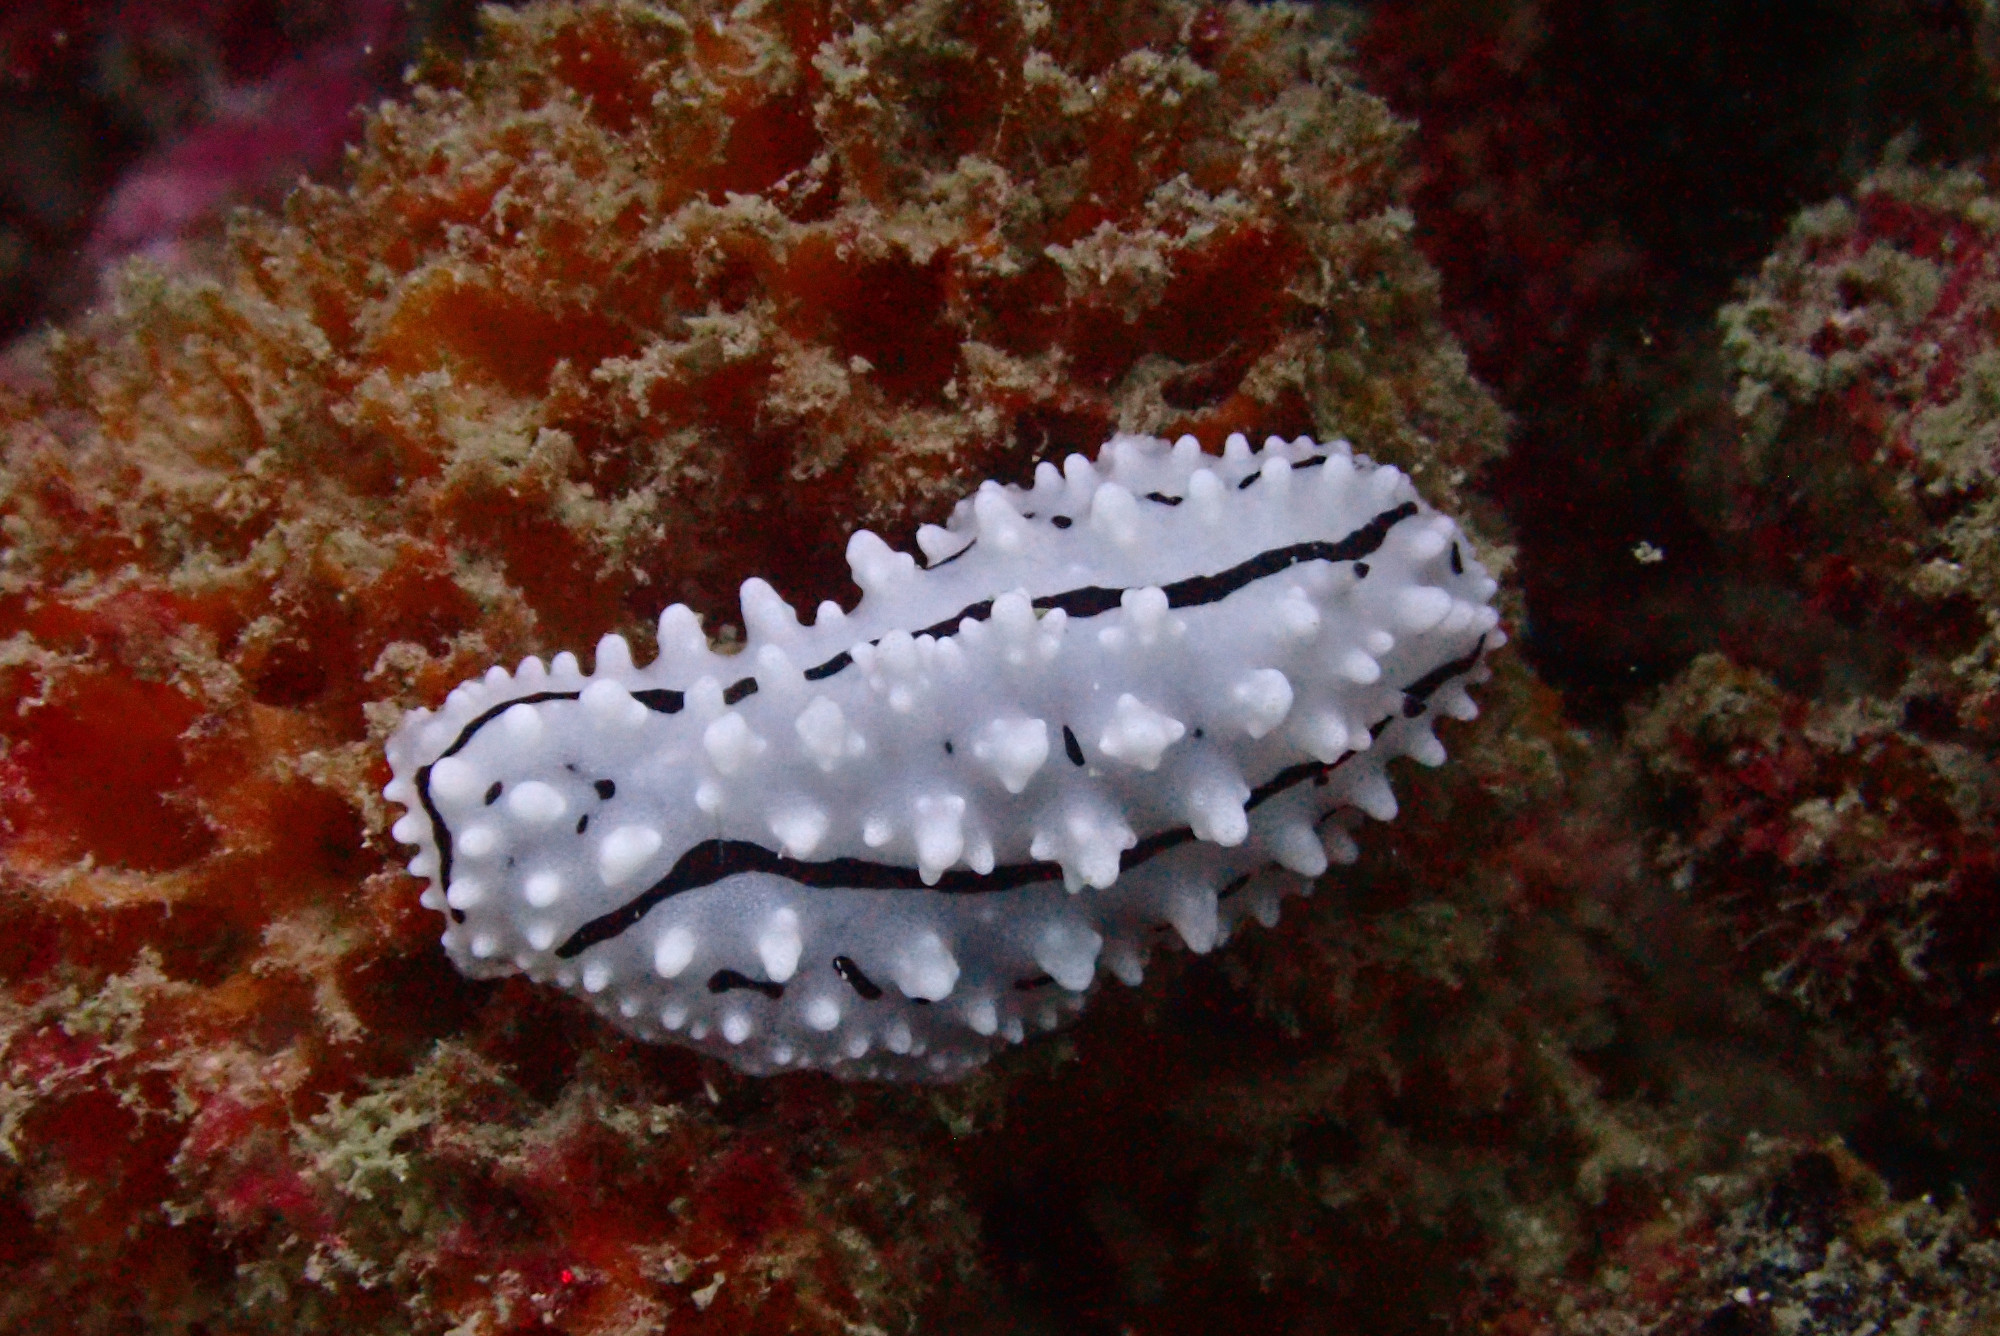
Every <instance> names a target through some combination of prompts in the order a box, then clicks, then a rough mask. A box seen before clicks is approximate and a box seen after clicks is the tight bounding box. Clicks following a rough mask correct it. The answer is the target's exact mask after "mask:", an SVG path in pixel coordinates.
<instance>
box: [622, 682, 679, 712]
mask: <svg viewBox="0 0 2000 1336" xmlns="http://www.w3.org/2000/svg"><path fill="white" fill-rule="evenodd" d="M632 699H633V700H635V701H638V702H639V703H640V704H641V705H643V706H645V707H646V708H647V709H649V710H651V711H652V712H653V713H655V714H679V713H680V712H681V706H683V705H685V704H687V697H685V696H683V695H682V694H681V693H680V692H678V691H669V690H668V689H667V688H665V687H647V688H646V689H645V690H644V691H635V692H633V693H632Z"/></svg>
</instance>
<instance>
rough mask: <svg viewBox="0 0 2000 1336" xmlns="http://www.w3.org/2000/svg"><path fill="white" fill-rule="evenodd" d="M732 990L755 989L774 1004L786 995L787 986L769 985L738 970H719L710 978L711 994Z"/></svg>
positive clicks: (709, 989)
mask: <svg viewBox="0 0 2000 1336" xmlns="http://www.w3.org/2000/svg"><path fill="white" fill-rule="evenodd" d="M732 988H754V989H755V990H757V991H758V992H760V993H762V994H763V995H764V996H765V997H768V998H770V999H771V1000H772V1001H773V1002H776V1001H777V1000H778V999H779V998H781V997H783V996H784V995H785V985H783V984H781V983H768V982H766V981H764V980H762V979H753V978H751V977H750V976H749V975H747V974H741V973H738V972H737V971H736V970H717V971H716V972H715V973H713V974H711V975H709V976H708V991H709V992H711V993H726V992H728V991H729V990H730V989H732Z"/></svg>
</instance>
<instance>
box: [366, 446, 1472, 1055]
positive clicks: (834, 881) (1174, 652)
mask: <svg viewBox="0 0 2000 1336" xmlns="http://www.w3.org/2000/svg"><path fill="white" fill-rule="evenodd" d="M917 545H918V547H919V548H920V549H921V550H922V554H923V559H922V560H921V561H920V560H919V559H918V558H917V557H915V556H912V555H911V554H909V553H905V552H900V551H897V550H895V549H893V548H891V547H890V546H889V545H888V544H886V543H885V542H883V541H882V540H881V539H880V538H878V537H877V536H875V535H874V534H872V533H869V532H867V531H865V530H864V531H861V532H858V533H856V534H855V535H854V536H853V538H852V540H851V541H850V542H849V543H848V547H847V560H848V564H849V566H850V567H851V568H852V570H853V574H854V580H855V583H856V584H858V585H859V586H860V587H861V590H862V597H861V599H860V602H859V603H858V604H857V605H856V606H855V607H854V609H853V610H852V611H848V612H843V611H842V610H841V609H840V607H839V606H838V605H837V604H835V603H832V602H827V603H823V604H821V605H820V608H819V610H818V613H817V615H816V616H815V617H814V619H813V621H812V623H811V624H810V625H805V624H802V623H801V622H800V620H799V618H798V617H797V615H796V614H795V613H794V611H793V609H792V608H791V607H790V606H788V605H787V604H786V603H785V602H784V600H783V599H782V598H780V597H779V596H778V594H777V593H776V592H775V591H774V590H773V589H772V588H771V586H770V585H768V584H766V583H765V582H764V581H762V580H755V579H753V580H749V581H746V582H745V584H744V585H743V594H742V606H743V626H744V631H745V638H744V645H743V648H742V650H741V652H738V653H731V654H722V653H717V652H716V651H715V650H714V649H712V648H711V647H710V645H709V643H708V640H707V638H706V637H705V636H704V635H703V633H702V629H701V626H700V623H699V621H698V619H697V618H696V616H695V615H694V614H693V613H692V612H690V611H689V610H688V609H687V608H686V607H683V606H679V605H676V606H674V607H671V608H668V609H667V610H666V612H664V613H663V614H661V616H660V624H659V642H658V643H659V655H658V657H657V658H655V659H654V660H653V661H652V662H651V663H650V664H647V665H646V666H644V667H640V666H638V665H636V664H635V663H634V662H633V659H632V655H631V652H630V650H629V649H628V647H627V645H626V642H625V641H624V640H622V639H621V638H619V637H618V636H615V635H612V636H606V637H605V638H604V639H603V640H602V641H600V642H599V644H598V646H597V651H596V661H595V663H594V665H593V667H592V671H591V672H589V673H586V672H584V671H583V668H582V666H581V665H580V664H579V663H578V661H577V659H576V657H575V656H574V655H572V654H568V653H564V654H558V655H557V656H556V657H555V658H554V660H553V661H552V662H550V663H548V664H546V665H544V664H543V663H542V661H541V660H539V659H533V658H531V659H527V660H524V661H523V662H522V663H521V665H520V666H519V667H518V668H516V669H515V670H514V671H513V672H508V671H507V670H506V669H505V668H500V667H495V668H493V669H492V670H491V671H489V672H488V673H487V674H486V675H485V676H484V677H483V678H479V679H477V680H474V681H470V682H467V683H465V684H464V685H462V686H460V687H458V688H457V689H456V690H454V691H453V692H452V693H451V694H450V696H449V697H447V699H446V700H445V702H444V705H443V707H442V708H441V709H440V710H438V711H437V712H435V713H433V712H431V711H429V710H421V709H419V710H413V711H411V712H410V714H409V715H408V716H407V718H406V719H405V720H404V722H403V724H402V725H401V727H400V728H399V729H398V730H397V731H396V732H395V734H394V736H393V737H391V739H390V740H389V744H388V754H389V762H390V765H391V768H392V769H393V771H394V775H395V778H394V780H393V782H391V783H390V785H389V786H388V788H387V789H386V790H385V793H386V795H387V796H388V798H389V799H390V800H392V801H394V802H396V803H399V804H401V805H402V806H404V807H405V808H407V809H408V811H407V813H406V814H405V815H404V816H403V817H402V819H401V820H399V821H398V822H397V823H396V825H395V831H394V833H395V836H396V838H397V839H399V840H402V841H403V842H405V843H407V844H412V845H415V846H416V847H417V849H418V853H417V855H416V857H415V858H414V859H412V860H411V862H410V865H409V867H410V871H411V872H412V873H413V874H415V875H416V876H419V877H424V878H427V879H428V880H429V882H430V885H429V887H428V888H427V889H426V890H425V892H424V894H423V903H424V904H425V905H426V906H428V907H429V908H431V909H434V910H437V911H439V912H440V913H442V914H444V915H445V916H446V920H447V926H446V929H445V933H444V946H445V950H446V951H447V952H449V953H450V955H451V958H452V960H453V961H455V962H456V963H457V964H458V966H459V968H460V969H462V970H463V971H464V972H466V973H467V974H469V975H473V976H476V977H490V976H495V975H503V974H511V973H515V972H519V973H524V974H526V975H528V976H529V977H530V978H532V979H535V980H538V981H541V982H546V983H551V984H554V985H555V986H557V987H559V988H562V989H564V990H566V991H568V992H571V993H573V994H575V995H576V996H578V997H580V998H582V999H584V1000H585V1001H586V1002H588V1003H589V1004H590V1005H591V1006H593V1007H595V1008H596V1009H597V1010H599V1011H600V1012H602V1013H603V1014H604V1015H605V1016H606V1017H608V1018H609V1019H610V1020H612V1021H613V1022H614V1023H615V1024H618V1025H620V1026H623V1027H624V1028H625V1029H627V1030H629V1031H631V1032H633V1033H634V1034H637V1035H640V1036H642V1037H644V1038H647V1039H656V1040H675V1041H678V1042H681V1043H684V1044H690V1045H693V1046H694V1047H696V1048H699V1049H701V1050H703V1051H705V1052H708V1053H711V1054H714V1055H716V1056H718V1057H721V1058H724V1059H726V1060H727V1061H729V1062H731V1063H733V1064H735V1065H736V1066H737V1067H739V1068H741V1069H743V1070H745V1071H748V1072H755V1073H766V1072H776V1071H782V1070H798V1069H820V1070H827V1071H832V1072H834V1073H836V1074H838V1075H843V1076H854V1077H875V1078H884V1077H906V1078H907V1077H915V1078H920V1079H933V1080H935V1079H949V1078H951V1077H954V1076H957V1075H959V1074H962V1073H963V1072H965V1071H967V1070H968V1069H970V1068H972V1067H974V1066H976V1065H978V1064H979V1063H981V1062H983V1061H984V1060H985V1059H986V1058H987V1057H988V1056H989V1054H991V1053H992V1052H993V1051H994V1050H995V1049H997V1048H998V1047H999V1046H1000V1045H1002V1044H1004V1043H1018V1042H1019V1041H1021V1040H1022V1039H1023V1038H1024V1037H1025V1036H1027V1035H1029V1034H1031V1033H1034V1032H1036V1031H1040V1030H1048V1029H1052V1028H1055V1027H1056V1026H1058V1025H1061V1024H1062V1023H1063V1022H1064V1021H1065V1020H1067V1019H1068V1018H1070V1017H1072V1016H1074V1015H1075V1013H1076V1012H1078V1011H1079V1010H1081V1008H1082V1007H1083V1005H1084V1002H1085V1001H1086V999H1087V998H1088V996H1089V994H1090V991H1091V989H1092V988H1093V987H1094V986H1095V984H1096V981H1097V980H1098V979H1099V977H1100V976H1101V975H1102V974H1104V973H1107V972H1108V973H1110V974H1111V975H1114V976H1116V977H1117V978H1118V979H1120V980H1121V981H1123V982H1125V983H1127V984H1136V983H1138V982H1139V979H1140V975H1141V973H1142V971H1143V969H1144V967H1145V964H1146V961H1147V958H1148V956H1149V954H1150V953H1151V952H1152V951H1154V950H1155V949H1157V948H1159V947H1161V946H1162V945H1164V944H1166V943H1170V942H1179V943H1183V944H1185V945H1186V946H1187V947H1188V948H1189V949H1190V950H1193V951H1196V952H1206V951H1209V950H1211V949H1212V948H1214V947H1215V946H1217V945H1218V944H1220V943H1222V942H1223V941H1225V940H1227V938H1228V937H1229V935H1230V933H1231V931H1232V930H1233V929H1234V928H1235V926H1236V925H1237V924H1238V923H1239V922H1240V921H1241V920H1242V919H1243V918H1244V917H1245V916H1250V917H1254V918H1257V919H1258V920H1260V921H1261V922H1263V923H1265V924H1273V923H1275V922H1276V920H1277V915H1278V904H1279V899H1280V897H1281V896H1282V895H1284V894H1286V893H1289V892H1301V891H1304V890H1306V889H1308V888H1309V887H1310V885H1311V883H1312V881H1313V879H1314V878H1316V877H1318V876H1319V875H1320V874H1321V873H1322V872H1324V871H1325V870H1326V867H1327V865H1328V863H1329V861H1333V862H1345V861H1348V860H1351V859H1352V858H1353V857H1354V853H1355V848H1354V844H1353V841H1352V840H1351V839H1350V837H1349V835H1348V833H1347V826H1348V825H1349V824H1351V823H1352V818H1351V817H1349V816H1347V815H1346V813H1347V811H1349V810H1358V811H1359V812H1362V813H1366V814H1367V815H1369V816H1371V817H1374V818H1377V819H1379V820H1387V819H1389V818H1391V817H1393V816H1394V815H1395V812H1396V799H1395V797H1394V796H1393V794H1392V793H1391V792H1390V789H1389V785H1388V783H1387V782H1386V780H1385V778H1384V774H1383V771H1384V767H1385V766H1386V764H1387V763H1388V761H1389V760H1391V759H1392V758H1394V757H1397V756H1410V757H1412V758H1414V759H1415V760H1417V761H1418V762H1420V763H1422V764H1425V765H1435V764H1438V763H1439V762H1441V761H1442V760H1443V759H1444V748H1443V746H1442V745H1441V744H1440V743H1439V741H1438V739H1437V737H1436V736H1435V734H1434V733H1433V731H1432V723H1433V721H1434V719H1435V718H1436V717H1437V716H1438V715H1439V714H1445V715H1451V716H1454V717H1456V718H1460V719H1470V718H1472V717H1473V716H1474V715H1475V714H1476V713H1477V710H1476V707H1475V706H1474V705H1473V702H1472V700H1471V699H1470V697H1468V696H1467V694H1466V692H1465V684H1467V683H1469V682H1477V681H1480V680H1483V679H1484V678H1485V676H1486V675H1487V669H1486V668H1485V667H1484V665H1483V664H1482V662H1481V659H1482V656H1483V655H1484V654H1485V653H1486V652H1487V651H1490V650H1492V649H1494V648H1496V647H1497V646H1499V645H1500V644H1502V643H1503V642H1504V639H1505V637H1504V634H1503V633H1502V632H1501V631H1500V630H1499V629H1498V627H1497V625H1496V623H1497V621H1498V618H1497V615H1496V613H1495V611H1494V610H1493V608H1492V607H1491V606H1490V600H1491V598H1492V596H1493V593H1494V589H1495V584H1494V581H1493V580H1492V579H1491V578H1490V577H1489V576H1488V575H1487V573H1486V571H1485V570H1484V569H1483V568H1481V566H1480V565H1479V563H1478V562H1477V561H1476V560H1474V558H1473V555H1472V552H1471V550H1470V545H1469V544H1468V543H1467V542H1466V540H1465V538H1464V537H1463V535H1462V534H1461V533H1460V532H1459V530H1458V528H1457V526H1456V525H1454V524H1453V523H1452V521H1451V520H1450V519H1448V518H1447V517H1445V516H1443V515H1440V514H1438V513H1437V512H1436V511H1434V510H1432V509H1431V508H1430V507H1429V506H1427V505H1425V504H1424V503H1423V502H1422V501H1421V500H1420V499H1419V498H1418V497H1417V494H1416V491H1415V489H1414V488H1413V487H1412V486H1411V484H1410V481H1409V479H1408V478H1407V477H1406V476H1405V475H1404V474H1402V473H1401V472H1399V471H1398V470H1397V469H1395V468H1393V467H1390V466H1383V465H1377V464H1373V463H1371V462H1370V461H1369V460H1368V459H1367V458H1366V457H1361V456H1356V455H1354V454H1353V453H1352V452H1351V450H1350V448H1349V447H1348V445H1347V443H1346V442H1344V441H1343V442H1334V443H1333V444H1331V445H1324V446H1323V445H1318V444H1315V443H1314V442H1313V441H1311V440H1309V439H1307V438H1304V437H1301V438H1299V439H1297V440H1294V441H1282V440H1279V439H1277V438H1275V437H1273V438H1271V439H1270V440H1268V441H1266V442H1265V444H1264V447H1263V449H1261V450H1255V451H1253V450H1252V449H1251V447H1250V445H1249V443H1248V442H1247V441H1245V440H1244V438H1242V437H1241V436H1232V437H1230V438H1229V440H1228V443H1227V445H1226V448H1225V449H1224V452H1223V454H1222V455H1221V457H1219V458H1218V457H1216V456H1214V455H1209V454H1205V453H1203V452H1202V450H1201V448H1200V446H1199V445H1198V443H1197V442H1196V441H1195V440H1194V439H1193V438H1192V437H1183V438H1182V439H1181V440H1179V441H1176V442H1173V443H1171V444H1170V443H1168V442H1167V441H1164V440H1158V439H1152V438H1146V437H1136V436H1120V437H1116V438H1114V439H1113V440H1111V441H1110V442H1109V443H1107V444H1106V445H1105V446H1104V448H1103V449H1102V451H1101V452H1100V453H1099V456H1098V458H1097V460H1096V461H1095V462H1093V461H1091V460H1088V459H1085V458H1084V457H1082V456H1081V455H1072V456H1071V457H1070V458H1069V459H1068V460H1067V461H1065V463H1064V465H1063V467H1062V468H1060V469H1058V468H1056V467H1054V466H1052V465H1050V464H1042V465H1040V466H1039V467H1038V468H1037V470H1036V473H1035V480H1034V484H1033V486H1032V487H1029V488H1026V489H1023V488H1019V487H1012V486H1001V485H999V484H996V483H992V482H988V483H985V484H982V485H981V487H980V488H979V490H978V491H977V492H975V493H974V494H973V495H972V496H971V497H970V498H968V499H967V500H965V501H963V502H960V503H959V505H958V507H957V509H956V510H955V511H954V512H953V514H952V516H951V519H950V522H949V523H947V524H946V525H945V526H943V527H941V528H940V527H937V526H926V527H925V528H924V529H922V530H921V531H919V533H918V535H917Z"/></svg>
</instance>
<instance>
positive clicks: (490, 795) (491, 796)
mask: <svg viewBox="0 0 2000 1336" xmlns="http://www.w3.org/2000/svg"><path fill="white" fill-rule="evenodd" d="M502 787H503V786H502V785H501V783H500V781H499V780H497V779H496V780H494V781H493V787H492V788H490V789H488V790H486V805H487V806H488V807H491V806H492V805H493V804H494V803H497V802H499V801H500V790H501V788H502Z"/></svg>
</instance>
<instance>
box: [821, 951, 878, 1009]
mask: <svg viewBox="0 0 2000 1336" xmlns="http://www.w3.org/2000/svg"><path fill="white" fill-rule="evenodd" d="M833 972H834V973H835V974H838V975H839V976H840V978H841V982H843V983H845V984H846V985H847V986H848V987H849V988H852V989H853V990H854V991H855V992H856V993H859V994H860V995H861V1000H862V1001H864V1002H873V1001H875V1000H876V999H877V998H879V997H881V996H882V988H881V986H880V985H879V984H877V983H876V982H875V981H874V980H873V979H871V978H869V977H868V976H867V975H865V974H863V973H862V972H861V967H860V966H859V965H857V964H855V963H854V961H853V959H852V958H851V957H849V956H835V957H834V958H833Z"/></svg>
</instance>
